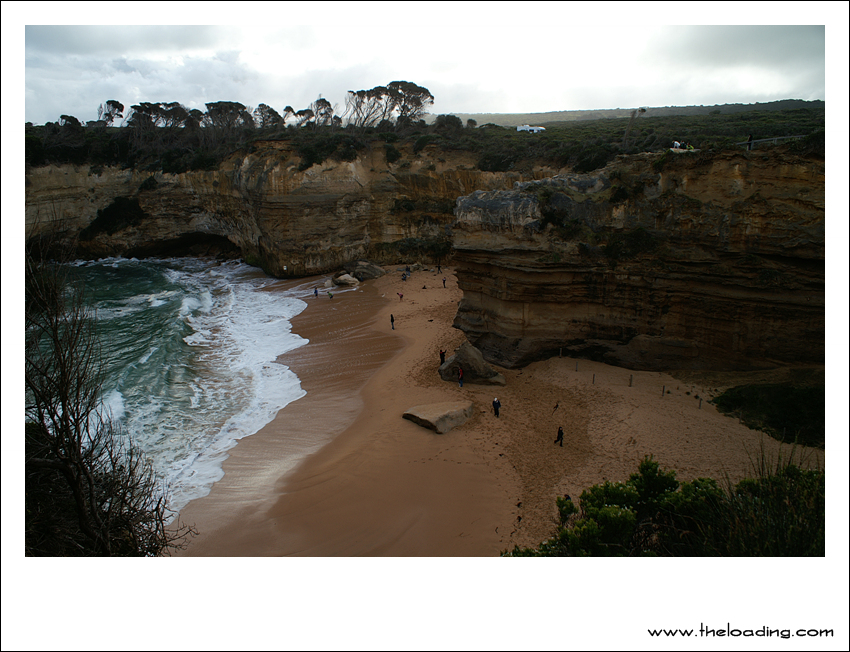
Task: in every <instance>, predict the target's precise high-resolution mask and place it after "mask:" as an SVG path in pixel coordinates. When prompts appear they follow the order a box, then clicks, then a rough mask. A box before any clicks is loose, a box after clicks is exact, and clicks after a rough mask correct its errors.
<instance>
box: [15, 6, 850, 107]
mask: <svg viewBox="0 0 850 652" xmlns="http://www.w3.org/2000/svg"><path fill="white" fill-rule="evenodd" d="M7 4H11V5H16V4H18V7H17V9H18V10H19V11H18V14H19V18H18V20H19V23H20V24H21V25H23V24H26V23H43V22H46V19H48V18H49V20H50V22H67V23H75V22H80V20H81V19H84V20H86V21H89V20H103V19H104V18H106V17H108V18H109V19H110V20H114V21H115V22H127V23H132V22H136V21H137V20H138V18H139V16H142V15H143V16H146V17H153V16H165V17H168V18H169V19H171V20H172V21H173V22H184V21H185V20H186V19H188V20H190V21H191V20H197V18H200V17H202V16H203V14H202V13H200V12H198V11H197V10H195V9H194V7H195V6H196V5H193V4H191V3H189V4H186V5H183V6H184V7H192V13H191V14H188V15H187V14H183V15H181V11H186V10H177V12H175V11H174V3H165V4H163V5H160V6H161V7H162V9H163V10H162V11H159V12H158V11H156V7H157V5H158V4H159V3H144V4H143V9H139V8H134V7H133V4H134V3H129V4H128V3H122V4H121V5H120V7H121V9H120V10H118V9H117V8H116V7H113V8H111V9H110V10H109V11H108V12H104V11H102V10H101V7H102V5H100V4H96V5H92V4H89V3H60V4H59V5H53V7H52V8H51V9H50V10H49V11H45V9H44V3H4V12H5V11H6V8H5V5H7ZM48 4H50V3H48ZM841 4H843V3H841ZM216 6H222V7H224V6H225V5H216ZM226 6H228V7H229V11H231V12H235V13H237V14H238V16H235V17H234V20H233V22H234V24H233V25H228V26H192V25H182V26H174V25H172V26H137V25H131V26H126V25H125V26H113V25H86V26H80V25H68V24H63V25H50V26H45V25H27V26H26V28H25V29H18V30H17V31H18V32H20V34H16V36H18V37H20V38H19V41H18V43H15V42H14V39H13V38H12V39H8V40H9V41H11V42H10V43H7V36H6V29H7V28H6V22H7V21H6V15H5V13H4V39H3V42H4V57H3V58H4V66H6V65H7V63H6V62H7V61H9V62H10V63H11V65H13V66H14V65H18V66H19V65H20V64H21V63H24V64H25V75H24V79H22V81H24V80H25V97H26V107H25V113H26V120H27V121H30V122H33V123H35V124H43V123H44V122H46V121H55V120H57V119H58V118H59V116H60V115H61V114H69V115H73V116H76V117H77V118H78V119H80V120H81V121H88V120H94V119H96V118H97V107H98V105H99V104H100V103H101V102H103V101H105V100H107V99H116V100H118V101H120V102H122V103H123V104H125V105H126V106H127V107H129V106H130V105H131V104H135V103H138V102H141V101H177V102H180V103H182V104H184V105H185V106H186V107H188V108H198V109H201V110H204V108H205V107H204V104H205V103H206V102H213V101H218V100H232V101H238V102H241V103H243V104H245V105H247V106H250V107H256V106H257V105H258V104H259V103H261V102H264V103H266V104H269V105H270V106H272V107H273V108H275V109H276V110H278V111H279V112H281V113H282V112H283V108H284V107H285V106H287V105H291V106H292V107H294V108H295V109H296V110H298V109H301V108H306V107H307V106H308V105H309V104H310V102H312V101H313V100H315V99H316V98H317V97H319V96H322V97H325V98H327V99H328V100H329V101H330V102H331V103H332V104H335V105H338V109H337V112H338V113H339V112H342V111H343V110H344V107H345V96H346V91H348V90H359V89H366V88H372V87H374V86H378V85H385V84H387V83H389V82H391V81H396V80H406V81H412V82H415V83H417V84H419V85H421V86H425V87H426V88H428V89H429V90H430V91H431V93H432V94H433V95H434V97H435V102H434V106H433V109H432V113H435V114H439V113H454V112H456V113H479V112H482V113H483V112H490V113H516V112H544V111H560V110H570V109H607V108H618V107H620V108H631V107H638V106H668V105H689V104H706V105H712V104H724V103H736V102H740V103H753V102H766V101H771V100H780V99H789V98H792V99H804V100H816V99H817V100H824V99H826V74H827V71H826V63H827V61H828V58H827V57H826V56H825V50H826V48H828V47H830V46H832V47H834V46H835V45H836V42H838V45H839V51H841V50H840V42H841V41H842V40H843V42H844V49H843V53H844V57H845V58H846V33H847V26H846V20H845V21H844V25H843V27H839V28H837V29H841V30H843V37H842V36H841V34H840V33H835V30H833V29H832V28H831V27H830V33H829V34H825V31H826V30H825V28H824V24H827V25H831V24H834V23H835V22H837V21H835V16H837V13H836V11H835V9H836V7H835V6H832V5H826V6H819V5H817V3H805V5H802V4H794V5H791V6H790V7H784V9H783V7H782V6H780V7H779V8H778V9H777V6H776V5H771V12H770V13H771V15H770V18H771V20H774V21H777V22H796V21H798V20H802V19H803V18H804V15H803V14H805V20H806V21H807V22H820V23H822V24H821V25H814V26H799V25H773V26H740V25H726V26H724V25H719V26H718V25H715V26H702V25H692V26H686V27H673V26H669V25H663V24H659V23H662V22H669V21H670V19H671V18H674V17H675V19H676V22H692V23H700V22H705V21H706V20H710V21H711V22H713V23H724V22H733V21H734V22H747V21H748V20H751V19H755V18H762V19H763V18H764V17H763V16H759V15H751V14H750V12H751V11H753V12H755V11H756V10H758V12H759V13H761V14H763V13H764V11H763V6H764V5H760V6H758V7H756V6H755V5H752V6H749V5H747V4H746V3H731V4H729V5H726V4H723V3H720V4H717V5H711V3H708V4H707V3H694V4H693V5H691V4H688V3H677V4H676V5H675V6H676V13H675V16H668V15H666V14H665V12H669V10H670V7H671V5H669V4H653V3H625V4H622V5H620V4H618V3H609V4H603V5H597V4H596V3H578V4H573V3H568V2H561V3H554V2H553V3H540V4H537V3H522V4H519V5H507V4H498V3H497V4H495V5H494V4H484V3H470V4H464V3H459V2H455V3H446V4H443V3H401V4H399V3H396V4H393V5H392V7H393V9H392V10H388V9H387V7H388V6H389V5H386V4H381V3H375V4H371V3H342V4H338V3H331V2H326V3H318V4H311V3H274V4H271V3H258V4H253V3H247V2H242V3H239V4H238V8H237V5H236V4H233V5H226ZM803 6H805V11H804V10H803V9H802V7H803ZM750 7H752V9H751V8H750ZM810 7H811V9H810ZM14 9H15V8H14V7H13V11H14ZM783 11H785V12H786V14H785V15H783ZM63 12H64V13H63ZM187 13H188V12H187ZM706 14H708V15H706ZM797 14H799V15H797ZM843 15H844V16H845V17H846V8H845V9H844V14H843ZM216 18H217V19H218V21H219V22H223V20H224V19H227V20H228V22H229V19H230V17H229V16H222V15H218V16H216ZM603 22H604V23H605V24H604V26H603V25H602V24H601V23H603ZM241 23H252V24H250V25H249V24H241ZM24 34H25V38H23V37H24ZM827 37H828V38H827ZM830 41H831V42H830ZM9 49H11V51H12V52H16V53H17V56H7V52H8V51H9ZM21 55H24V56H21ZM12 62H14V63H12ZM5 76H6V74H5V70H4V84H5Z"/></svg>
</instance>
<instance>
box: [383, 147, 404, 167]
mask: <svg viewBox="0 0 850 652" xmlns="http://www.w3.org/2000/svg"><path fill="white" fill-rule="evenodd" d="M384 151H385V152H386V155H387V163H395V162H396V161H397V160H399V159H400V158H401V152H400V151H398V150H397V149H396V148H395V147H393V146H392V145H390V144H389V143H387V144H386V145H384Z"/></svg>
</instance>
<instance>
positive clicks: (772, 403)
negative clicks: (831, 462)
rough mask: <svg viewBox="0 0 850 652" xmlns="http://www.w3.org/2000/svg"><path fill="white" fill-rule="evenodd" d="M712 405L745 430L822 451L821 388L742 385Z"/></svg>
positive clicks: (824, 424) (823, 402)
mask: <svg viewBox="0 0 850 652" xmlns="http://www.w3.org/2000/svg"><path fill="white" fill-rule="evenodd" d="M712 403H714V405H716V406H717V409H718V410H720V411H721V412H723V413H725V414H729V415H732V416H736V417H738V418H739V419H740V420H741V422H742V423H743V424H744V425H745V426H747V427H748V428H752V429H754V430H762V431H764V432H766V433H767V434H768V435H770V436H771V437H773V438H775V439H778V440H779V441H784V442H788V443H797V444H802V445H805V446H817V447H819V448H823V447H824V444H825V440H826V423H825V409H824V406H825V405H826V389H825V387H824V386H823V385H820V386H798V385H795V384H791V383H777V384H767V385H742V386H740V387H732V388H730V389H727V390H726V391H725V392H723V394H721V395H720V396H718V397H716V398H715V399H713V400H712Z"/></svg>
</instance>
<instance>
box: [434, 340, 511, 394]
mask: <svg viewBox="0 0 850 652" xmlns="http://www.w3.org/2000/svg"><path fill="white" fill-rule="evenodd" d="M458 367H463V382H465V383H472V384H474V385H504V384H505V377H504V376H503V375H502V374H500V373H498V372H497V371H496V370H495V369H493V367H491V366H490V365H488V364H487V363H486V362H484V357H483V356H482V355H481V351H479V350H478V349H476V348H475V347H474V346H472V344H470V343H469V342H464V343H463V344H461V345H460V347H459V348H458V349H457V350H456V351H455V353H454V355H453V356H451V357H450V358H448V359H447V360H446V361H445V362H444V363H443V364H441V365H440V378H442V379H443V380H453V381H455V382H457V368H458Z"/></svg>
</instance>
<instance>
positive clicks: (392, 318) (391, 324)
mask: <svg viewBox="0 0 850 652" xmlns="http://www.w3.org/2000/svg"><path fill="white" fill-rule="evenodd" d="M390 326H392V327H393V330H395V317H393V316H392V315H390Z"/></svg>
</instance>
